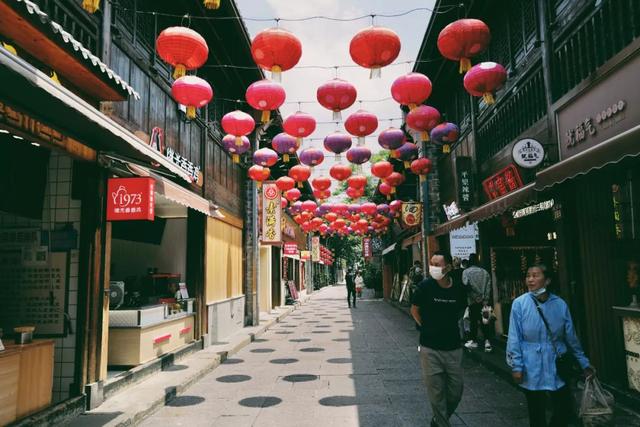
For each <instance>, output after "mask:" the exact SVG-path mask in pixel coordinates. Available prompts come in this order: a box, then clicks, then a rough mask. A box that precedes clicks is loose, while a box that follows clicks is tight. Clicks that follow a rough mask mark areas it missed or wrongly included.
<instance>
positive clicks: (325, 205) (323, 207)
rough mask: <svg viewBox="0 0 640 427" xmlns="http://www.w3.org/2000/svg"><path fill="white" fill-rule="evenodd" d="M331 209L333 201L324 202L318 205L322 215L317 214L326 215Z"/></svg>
mask: <svg viewBox="0 0 640 427" xmlns="http://www.w3.org/2000/svg"><path fill="white" fill-rule="evenodd" d="M330 209H331V203H323V204H321V205H320V206H318V211H319V212H320V215H316V216H324V215H326V214H327V213H329V210H330Z"/></svg>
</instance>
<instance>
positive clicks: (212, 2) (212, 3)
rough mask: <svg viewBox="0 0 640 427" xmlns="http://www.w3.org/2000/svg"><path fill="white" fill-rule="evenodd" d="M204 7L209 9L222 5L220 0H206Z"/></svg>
mask: <svg viewBox="0 0 640 427" xmlns="http://www.w3.org/2000/svg"><path fill="white" fill-rule="evenodd" d="M204 7H206V8H207V9H211V10H213V9H217V8H219V7H220V0H204Z"/></svg>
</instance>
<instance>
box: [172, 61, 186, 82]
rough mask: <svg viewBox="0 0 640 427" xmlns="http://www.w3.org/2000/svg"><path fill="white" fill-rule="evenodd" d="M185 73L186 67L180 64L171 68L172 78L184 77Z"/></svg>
mask: <svg viewBox="0 0 640 427" xmlns="http://www.w3.org/2000/svg"><path fill="white" fill-rule="evenodd" d="M186 75H187V67H185V66H184V65H182V64H178V65H176V69H175V70H173V78H174V79H176V80H177V79H179V78H180V77H184V76H186Z"/></svg>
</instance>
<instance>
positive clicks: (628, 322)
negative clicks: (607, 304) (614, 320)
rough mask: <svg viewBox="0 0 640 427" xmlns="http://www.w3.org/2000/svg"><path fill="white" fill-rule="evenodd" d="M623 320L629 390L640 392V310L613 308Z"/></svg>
mask: <svg viewBox="0 0 640 427" xmlns="http://www.w3.org/2000/svg"><path fill="white" fill-rule="evenodd" d="M613 311H614V313H615V314H616V315H617V316H618V317H620V318H621V319H622V330H623V336H624V351H625V354H626V358H627V378H628V381H629V388H631V389H633V390H636V391H640V308H635V307H613Z"/></svg>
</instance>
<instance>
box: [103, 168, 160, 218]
mask: <svg viewBox="0 0 640 427" xmlns="http://www.w3.org/2000/svg"><path fill="white" fill-rule="evenodd" d="M154 188H155V180H154V179H153V178H148V177H141V178H109V181H108V183H107V194H108V198H107V221H136V220H145V221H153V219H154V209H155V197H154Z"/></svg>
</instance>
